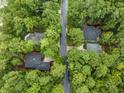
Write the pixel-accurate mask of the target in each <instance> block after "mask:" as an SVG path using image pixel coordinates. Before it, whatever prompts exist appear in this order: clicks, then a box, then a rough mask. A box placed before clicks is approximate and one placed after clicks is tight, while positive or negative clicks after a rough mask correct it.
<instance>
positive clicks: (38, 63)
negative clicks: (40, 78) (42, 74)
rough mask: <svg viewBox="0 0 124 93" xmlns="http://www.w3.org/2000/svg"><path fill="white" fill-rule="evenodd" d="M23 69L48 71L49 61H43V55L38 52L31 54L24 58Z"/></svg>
mask: <svg viewBox="0 0 124 93" xmlns="http://www.w3.org/2000/svg"><path fill="white" fill-rule="evenodd" d="M24 63H25V67H26V68H31V69H38V70H46V71H48V70H50V67H51V61H49V60H48V61H47V60H46V61H44V55H43V54H41V53H40V52H31V53H28V54H27V55H26V56H25V61H24Z"/></svg>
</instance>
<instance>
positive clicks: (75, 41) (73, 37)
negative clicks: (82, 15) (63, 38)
mask: <svg viewBox="0 0 124 93" xmlns="http://www.w3.org/2000/svg"><path fill="white" fill-rule="evenodd" d="M67 41H68V45H71V46H79V45H81V44H82V43H83V31H81V30H80V29H79V28H72V29H69V31H68V33H67Z"/></svg>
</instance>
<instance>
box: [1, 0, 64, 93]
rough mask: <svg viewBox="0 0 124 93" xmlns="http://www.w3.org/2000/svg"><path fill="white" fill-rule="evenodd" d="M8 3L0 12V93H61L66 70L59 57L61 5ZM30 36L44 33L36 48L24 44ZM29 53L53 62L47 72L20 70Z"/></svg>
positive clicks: (25, 0) (30, 0)
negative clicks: (43, 56) (37, 52)
mask: <svg viewBox="0 0 124 93" xmlns="http://www.w3.org/2000/svg"><path fill="white" fill-rule="evenodd" d="M7 1H8V4H7V6H5V7H4V8H3V9H2V11H0V12H1V15H0V16H2V18H3V26H2V27H1V28H0V31H1V34H0V93H58V92H59V93H64V90H63V85H62V84H61V81H62V80H63V78H64V72H65V66H64V65H63V60H62V59H61V58H60V57H59V45H58V42H59V34H60V32H61V31H60V30H61V28H60V27H61V24H60V14H59V13H58V10H59V9H60V1H59V0H52V1H50V0H47V1H45V0H21V1H20V0H7ZM31 32H44V38H43V39H42V40H41V43H40V44H39V45H37V46H36V45H35V44H34V43H33V42H32V41H30V40H29V41H25V40H24V38H25V36H26V35H27V34H28V33H31ZM32 51H39V52H42V53H44V54H45V56H47V57H49V56H50V57H52V58H54V62H53V63H52V64H51V69H50V71H39V70H33V69H30V70H28V69H26V68H24V67H23V64H24V56H25V54H27V53H29V52H32ZM17 65H19V66H17ZM18 67H19V71H18ZM16 68H17V69H16Z"/></svg>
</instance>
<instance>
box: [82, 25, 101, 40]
mask: <svg viewBox="0 0 124 93" xmlns="http://www.w3.org/2000/svg"><path fill="white" fill-rule="evenodd" d="M100 34H101V29H99V28H97V27H93V26H87V25H86V26H84V38H85V40H87V41H97V38H98V37H99V36H100Z"/></svg>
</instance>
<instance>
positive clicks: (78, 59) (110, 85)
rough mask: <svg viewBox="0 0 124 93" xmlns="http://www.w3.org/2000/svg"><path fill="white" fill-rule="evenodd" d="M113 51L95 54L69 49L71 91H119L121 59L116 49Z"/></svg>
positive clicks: (107, 92) (92, 92) (87, 92)
mask: <svg viewBox="0 0 124 93" xmlns="http://www.w3.org/2000/svg"><path fill="white" fill-rule="evenodd" d="M115 52H116V54H115ZM113 53H114V54H107V53H100V54H96V53H94V52H88V51H79V50H76V49H73V50H70V52H69V53H68V63H69V70H70V82H71V92H72V93H121V91H122V90H123V89H122V87H123V81H122V79H123V78H122V77H123V76H122V75H123V73H122V72H123V61H121V60H120V54H119V52H117V49H115V50H113ZM117 64H118V65H117ZM118 70H119V71H118Z"/></svg>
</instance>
